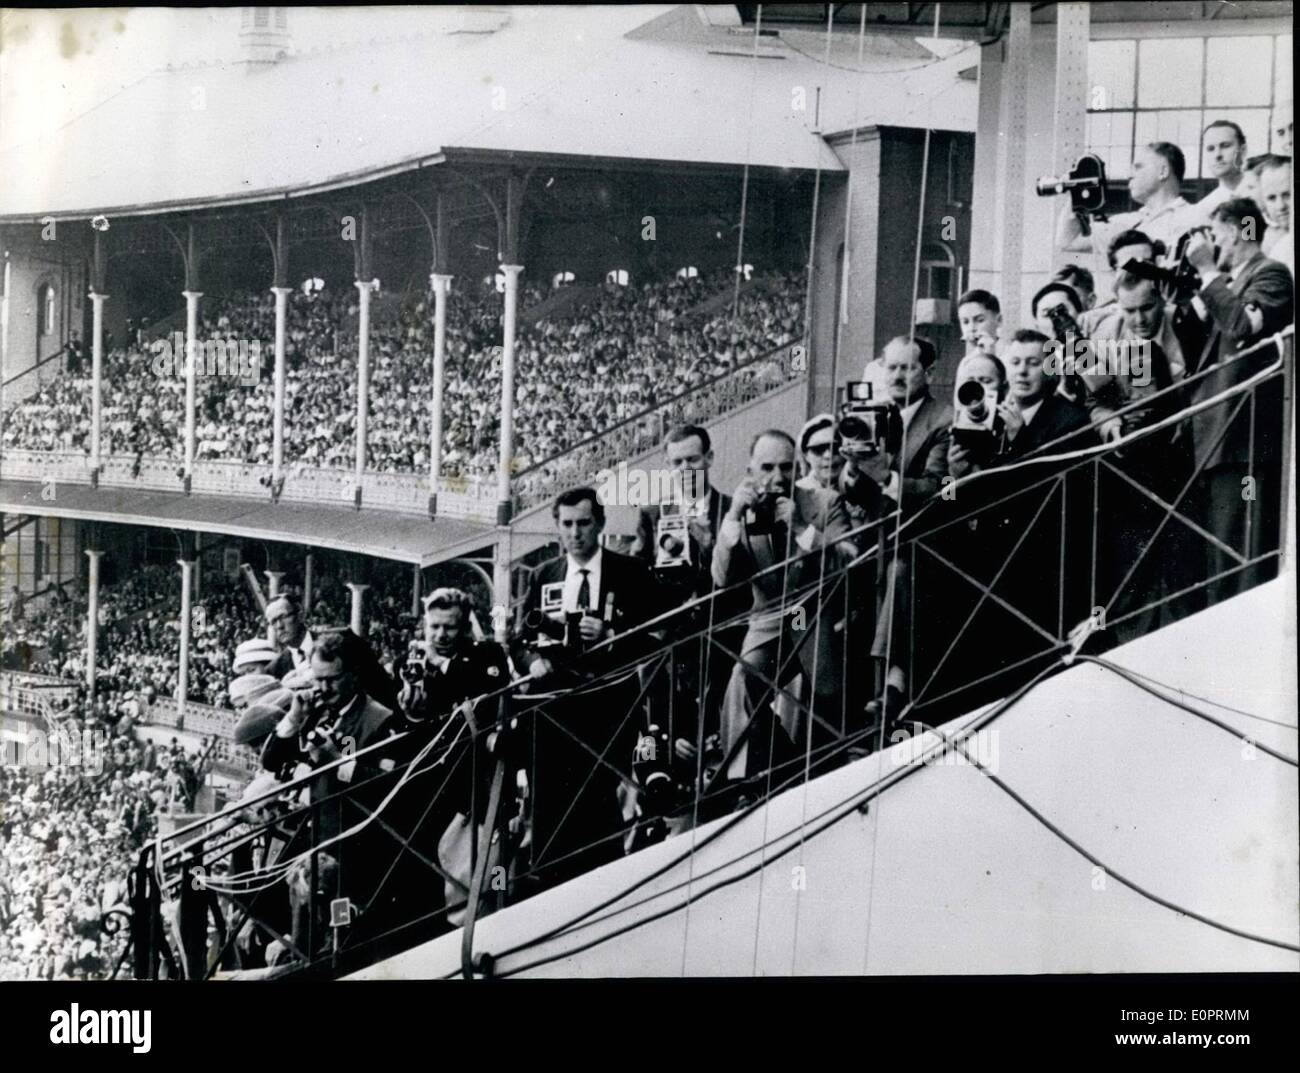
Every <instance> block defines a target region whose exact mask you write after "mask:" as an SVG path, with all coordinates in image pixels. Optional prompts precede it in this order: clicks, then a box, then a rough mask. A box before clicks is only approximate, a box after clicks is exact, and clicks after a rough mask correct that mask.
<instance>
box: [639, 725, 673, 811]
mask: <svg viewBox="0 0 1300 1073" xmlns="http://www.w3.org/2000/svg"><path fill="white" fill-rule="evenodd" d="M672 748H673V745H672V742H671V741H670V740H669V738H668V732H667V731H666V730H664V729H662V728H661V727H660V726H658V724H655V723H652V724H651V725H650V726H649V728H648V729H647V730H646V732H645V733H644V734H642V735H641V737H640V739H639V740H638V741H637V744H636V755H635V757H634V759H633V761H632V772H633V774H634V775H635V776H636V781H637V785H638V786H640V788H641V794H642V797H641V807H642V811H643V812H644V813H645V814H646V815H650V816H661V815H663V814H664V813H666V812H670V811H672V809H673V808H674V807H675V806H676V804H677V803H678V801H680V800H681V798H682V796H683V794H684V792H685V789H684V787H683V786H682V784H681V783H680V782H679V781H678V780H677V779H676V778H675V777H674V776H673V772H672V760H673V752H672Z"/></svg>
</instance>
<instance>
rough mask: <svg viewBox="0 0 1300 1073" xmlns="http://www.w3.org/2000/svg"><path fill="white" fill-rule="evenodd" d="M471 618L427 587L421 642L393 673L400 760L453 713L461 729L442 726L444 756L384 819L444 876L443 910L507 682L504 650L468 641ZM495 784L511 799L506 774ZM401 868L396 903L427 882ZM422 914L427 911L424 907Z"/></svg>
mask: <svg viewBox="0 0 1300 1073" xmlns="http://www.w3.org/2000/svg"><path fill="white" fill-rule="evenodd" d="M472 615H473V601H472V600H471V598H470V596H469V594H468V593H466V592H464V591H463V590H461V589H454V588H441V589H435V590H434V591H433V592H431V593H429V594H428V595H427V596H425V597H424V639H423V642H422V644H421V645H420V646H419V649H418V650H417V649H415V647H414V646H413V649H412V652H411V654H410V655H409V656H408V657H407V659H406V661H405V663H404V664H403V665H402V667H401V670H400V672H399V673H400V676H401V680H402V691H401V694H400V698H401V702H402V709H403V711H404V712H405V713H406V723H407V727H408V729H409V730H410V731H411V737H412V742H411V746H410V747H408V748H407V749H405V750H403V751H404V753H405V754H408V755H413V754H414V753H415V752H416V751H418V749H419V748H420V747H422V746H424V745H425V744H426V743H427V742H428V741H429V739H430V738H431V737H432V736H433V735H434V734H436V733H438V732H439V731H441V730H443V729H444V725H445V723H446V721H447V720H448V719H449V718H451V717H452V716H453V715H454V713H456V712H457V711H459V712H460V713H462V714H463V716H464V719H465V723H466V724H467V726H466V727H465V728H464V729H463V730H462V729H461V728H459V727H455V726H453V727H446V728H445V731H446V732H445V733H444V737H443V739H442V741H441V747H442V748H444V749H446V750H449V752H448V756H447V760H446V762H445V764H439V765H438V767H436V768H432V767H430V766H429V765H428V764H426V763H422V764H421V765H420V767H421V769H422V770H421V771H418V772H416V773H415V775H414V776H413V777H414V778H415V779H421V780H422V781H423V783H424V785H423V786H422V787H421V788H419V789H417V790H416V791H415V792H414V793H408V794H406V795H404V796H403V797H402V798H399V799H398V800H397V802H396V807H395V809H394V810H393V813H394V814H393V815H392V816H390V819H389V822H390V823H391V824H392V826H394V827H395V828H397V829H398V830H399V831H403V832H407V833H409V837H410V839H411V844H412V846H413V848H417V849H419V850H420V851H421V852H422V853H423V854H424V855H425V856H427V857H433V856H435V855H436V857H437V859H438V861H439V863H440V864H441V865H442V868H443V871H444V873H445V876H446V877H448V878H447V879H446V882H445V885H444V896H445V898H446V901H447V902H448V904H454V903H456V902H458V901H461V900H463V899H464V898H465V895H466V892H467V891H468V889H469V882H470V879H471V878H472V876H471V861H472V860H473V857H474V853H473V848H472V845H471V843H472V842H473V840H474V839H476V838H479V837H481V831H480V825H482V824H483V823H484V822H485V821H486V818H487V807H488V800H489V797H490V794H491V787H492V777H493V773H494V770H495V755H494V750H495V748H496V747H497V740H498V739H497V737H496V735H495V732H494V731H493V729H492V728H493V727H494V725H495V724H497V722H498V716H499V713H500V712H501V711H502V708H501V705H502V704H503V703H505V700H504V697H503V696H502V695H501V691H502V690H503V688H504V687H506V686H508V685H509V684H510V680H511V674H510V664H509V661H508V660H507V658H506V654H505V651H504V650H503V649H502V648H501V646H500V645H498V644H495V643H494V642H492V641H489V640H484V639H482V638H480V637H476V636H475V632H476V631H475V630H474V623H473V619H472ZM480 698H482V699H480ZM476 702H477V703H476ZM425 770H427V771H428V774H427V775H426V774H425V773H424V771H425ZM503 786H504V789H505V791H506V793H507V794H508V795H511V796H510V800H512V799H513V792H514V786H515V776H514V770H513V769H510V770H509V771H508V779H507V780H506V782H505V783H504V784H503ZM435 793H436V794H437V797H436V799H435V797H434V795H435ZM471 817H472V818H473V819H472V822H471ZM404 866H405V867H407V868H408V870H409V871H410V873H411V880H410V882H407V883H404V882H402V878H401V877H400V875H399V877H398V879H397V880H396V881H395V883H394V884H393V885H394V887H395V888H396V894H397V896H398V897H401V896H403V895H404V894H405V893H407V889H408V888H411V887H414V886H415V885H416V884H417V883H420V881H422V880H425V879H427V878H428V877H427V873H426V872H424V871H423V866H422V865H421V864H420V863H419V862H418V861H416V860H415V859H414V858H408V859H406V860H404V861H402V862H399V863H398V867H399V868H402V867H404ZM422 908H423V911H427V906H425V907H422Z"/></svg>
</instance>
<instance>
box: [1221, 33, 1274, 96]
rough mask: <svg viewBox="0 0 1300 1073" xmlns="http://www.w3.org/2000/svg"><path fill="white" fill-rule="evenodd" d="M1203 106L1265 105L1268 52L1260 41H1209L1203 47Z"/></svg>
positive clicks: (1270, 61) (1264, 40)
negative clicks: (1204, 52)
mask: <svg viewBox="0 0 1300 1073" xmlns="http://www.w3.org/2000/svg"><path fill="white" fill-rule="evenodd" d="M1206 49H1207V51H1206V57H1205V63H1206V66H1205V103H1206V105H1207V106H1214V105H1224V104H1237V105H1241V104H1268V102H1269V92H1270V90H1271V88H1272V87H1271V86H1270V85H1269V76H1270V75H1271V74H1272V73H1273V72H1272V66H1273V57H1272V51H1273V50H1272V49H1271V48H1269V46H1268V43H1267V38H1263V37H1211V38H1210V39H1209V41H1208V42H1207V43H1206Z"/></svg>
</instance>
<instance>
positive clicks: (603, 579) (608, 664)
mask: <svg viewBox="0 0 1300 1073" xmlns="http://www.w3.org/2000/svg"><path fill="white" fill-rule="evenodd" d="M551 516H552V517H553V518H554V520H555V525H556V529H557V530H558V532H559V536H560V543H561V546H562V547H563V549H564V552H565V554H564V557H563V558H561V559H557V560H554V561H553V562H550V563H547V564H546V565H545V566H543V567H542V568H541V569H539V570H538V571H537V572H536V573H535V574H534V575H533V578H532V582H531V584H530V586H529V590H528V596H527V598H526V600H525V602H524V608H523V627H524V628H523V632H522V634H521V636H520V638H519V643H518V645H517V648H516V655H515V666H516V667H520V668H527V669H528V673H529V675H530V677H531V679H532V681H531V683H530V685H529V691H530V694H532V695H535V694H537V693H555V694H560V695H558V696H556V697H555V698H553V699H552V698H547V699H545V700H537V701H533V702H528V701H527V700H526V699H525V700H524V701H523V703H522V704H521V707H520V708H519V712H518V723H519V727H520V737H521V739H523V748H524V750H525V754H526V755H527V756H528V757H529V761H530V762H529V767H528V769H527V775H528V783H529V794H530V798H531V802H532V823H533V834H532V852H533V861H532V869H533V873H534V875H535V876H536V877H537V878H538V879H539V881H544V882H549V883H558V882H562V881H564V880H565V879H568V878H571V877H572V876H574V875H578V874H580V873H581V872H584V871H587V870H588V869H590V868H594V867H596V866H598V865H600V864H604V863H606V862H607V861H609V860H612V859H614V858H615V857H617V856H619V855H620V854H621V852H622V844H621V839H620V831H621V828H622V827H623V823H624V820H623V814H622V807H621V804H620V801H619V797H618V792H619V787H620V786H621V785H630V781H631V780H630V776H628V775H626V774H625V773H626V772H628V771H630V768H631V761H632V756H633V752H634V749H635V746H636V742H637V738H638V729H639V726H640V720H641V708H640V705H639V704H638V703H637V699H638V694H639V686H638V680H637V676H636V674H635V673H633V674H632V675H631V676H630V677H628V676H627V675H626V673H625V672H626V669H627V664H628V663H629V662H632V663H634V662H635V657H636V655H637V653H638V652H640V651H644V650H645V649H648V648H649V647H651V645H652V643H653V641H652V639H650V638H648V637H647V636H646V634H645V631H640V632H639V633H638V634H637V635H636V636H635V637H633V638H630V639H629V641H628V642H627V643H621V642H619V641H618V640H617V637H618V636H619V635H620V634H624V633H627V632H629V631H632V630H634V629H635V628H636V627H637V626H639V625H640V624H641V623H642V622H644V621H646V620H647V619H650V618H653V617H655V616H656V615H657V614H659V613H660V611H662V610H663V603H662V599H661V598H660V596H659V595H658V591H657V585H656V583H655V579H654V577H653V575H652V574H651V572H650V570H649V569H648V568H647V567H646V565H645V564H644V563H643V562H641V560H639V559H636V558H633V557H631V556H627V555H619V554H617V553H616V552H613V551H610V550H609V549H608V548H603V547H602V546H601V541H600V535H601V532H602V531H603V530H604V527H605V508H604V505H603V504H602V503H601V502H600V500H599V498H598V497H597V495H596V492H595V491H594V490H593V489H591V488H574V489H571V490H569V491H567V492H564V493H562V494H561V495H560V496H559V497H557V499H556V500H555V503H554V505H553V506H552V508H551ZM607 642H610V643H607ZM593 647H594V648H596V649H597V650H596V651H595V652H588V650H589V649H591V648H593ZM606 674H612V675H613V680H612V681H610V682H609V683H607V684H599V685H598V684H597V682H598V681H599V679H600V678H601V677H602V676H604V675H606ZM576 687H581V691H580V692H579V693H578V694H577V695H575V696H571V697H569V696H564V695H563V694H564V693H567V692H568V691H570V690H573V689H575V688H576Z"/></svg>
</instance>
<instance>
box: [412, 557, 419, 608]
mask: <svg viewBox="0 0 1300 1073" xmlns="http://www.w3.org/2000/svg"><path fill="white" fill-rule="evenodd" d="M420 580H421V578H420V564H419V563H412V564H411V614H413V615H414V616H415V617H416V618H417V619H418V618H419V617H420Z"/></svg>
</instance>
